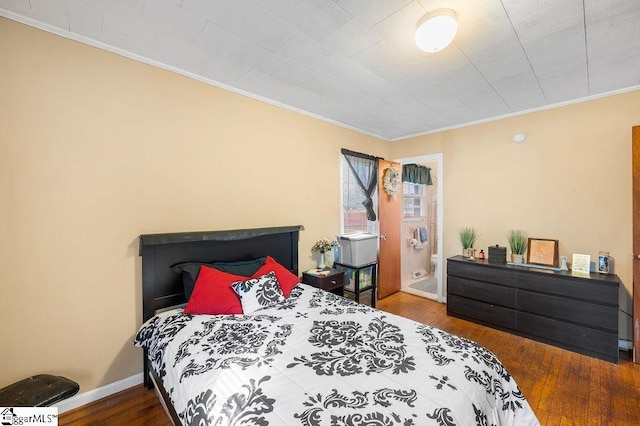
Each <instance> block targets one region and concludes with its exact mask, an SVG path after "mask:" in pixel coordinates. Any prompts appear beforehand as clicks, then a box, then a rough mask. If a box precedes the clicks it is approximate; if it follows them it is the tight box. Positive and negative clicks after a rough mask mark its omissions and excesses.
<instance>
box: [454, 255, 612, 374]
mask: <svg viewBox="0 0 640 426" xmlns="http://www.w3.org/2000/svg"><path fill="white" fill-rule="evenodd" d="M619 288H620V279H619V278H618V277H617V276H616V275H604V274H596V273H592V274H589V276H585V277H582V276H580V277H579V276H573V275H571V273H570V272H555V271H550V270H544V269H533V268H527V267H522V266H511V265H508V264H501V263H489V262H488V261H486V260H475V261H470V260H468V259H467V258H465V257H462V256H454V257H451V258H449V259H447V314H449V315H452V316H455V317H458V318H463V319H465V320H469V321H473V322H476V323H479V324H483V325H486V326H489V327H493V328H497V329H500V330H504V331H509V332H512V333H515V334H518V335H520V336H524V337H528V338H531V339H534V340H538V341H540V342H544V343H548V344H551V345H555V346H558V347H561V348H564V349H568V350H571V351H574V352H579V353H582V354H585V355H589V356H593V357H596V358H600V359H603V360H606V361H610V362H614V363H616V364H617V363H618V356H619V355H618V310H619V306H618V304H619Z"/></svg>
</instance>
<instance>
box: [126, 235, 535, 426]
mask: <svg viewBox="0 0 640 426" xmlns="http://www.w3.org/2000/svg"><path fill="white" fill-rule="evenodd" d="M301 229H302V227H301V226H290V227H276V228H260V229H247V230H234V231H213V232H196V233H174V234H153V235H142V236H141V237H140V254H141V256H142V277H143V317H144V318H143V320H144V321H143V322H144V324H143V325H142V326H141V328H140V330H139V331H138V333H137V335H136V337H135V339H134V343H135V344H136V345H137V346H139V347H141V348H143V349H144V375H145V384H146V385H147V387H149V388H152V387H154V386H155V387H156V389H157V391H158V394H159V395H160V398H161V401H162V402H163V405H164V406H165V409H166V410H167V412H168V414H169V416H170V417H171V419H172V421H173V422H174V423H175V424H184V425H195V424H198V425H208V424H211V425H261V426H266V425H308V426H311V425H365V424H366V425H402V426H410V425H416V426H418V425H425V424H434V425H472V424H478V425H537V424H539V422H538V420H537V419H536V417H535V415H534V413H533V412H532V410H531V408H530V407H529V404H528V403H527V401H526V399H525V398H524V396H523V395H522V393H521V392H520V390H519V388H518V386H517V384H516V383H515V381H514V379H513V378H512V377H511V376H510V374H509V373H508V371H506V369H505V368H504V366H503V365H502V364H501V363H500V361H499V360H498V359H497V358H496V357H495V356H494V355H493V354H492V353H491V352H490V351H488V350H487V349H486V348H484V347H482V346H481V345H479V344H477V343H475V342H473V341H470V340H467V339H464V338H461V337H458V336H455V335H452V334H449V333H447V332H444V331H442V330H439V329H437V328H434V327H430V326H428V325H424V324H420V323H417V322H414V321H411V320H408V319H406V318H402V317H399V316H396V315H393V314H389V313H386V312H382V311H379V310H376V309H374V308H370V307H367V306H364V305H360V304H357V303H355V302H353V301H351V300H349V299H346V298H343V297H340V296H337V295H335V294H332V293H329V292H325V291H323V290H320V289H317V288H315V287H311V286H308V285H305V284H302V283H297V281H296V284H294V285H292V286H290V288H288V290H287V291H285V285H282V292H283V295H281V294H280V293H278V294H277V297H276V296H273V297H271V296H269V297H267V299H269V300H267V301H266V302H265V301H261V302H260V303H262V305H261V306H258V307H257V309H254V306H253V305H251V304H250V303H255V301H256V300H262V299H260V297H262V296H264V294H262V295H260V292H258V296H256V294H255V292H256V291H257V290H256V288H260V289H263V290H264V289H266V290H264V293H265V294H268V295H271V294H272V293H273V292H274V291H273V290H274V289H273V288H272V286H275V287H276V288H275V290H276V291H277V290H278V288H277V287H278V285H277V284H278V282H279V281H278V278H279V277H281V275H278V276H276V273H275V272H277V271H275V272H274V271H270V272H268V273H263V272H264V271H262V272H260V270H258V272H256V274H257V275H259V277H257V275H256V276H253V277H249V278H246V281H243V282H241V281H238V282H234V283H233V288H234V289H235V291H236V292H237V294H238V295H239V298H240V299H241V302H242V307H243V309H245V311H244V313H239V314H238V313H235V314H227V315H220V314H218V315H206V314H194V313H185V312H186V311H188V310H189V309H191V308H190V306H192V300H193V299H195V298H196V292H197V291H198V289H202V288H203V284H198V283H196V287H195V289H194V290H193V295H191V296H190V297H187V296H186V294H185V288H186V287H185V281H184V280H183V278H184V274H179V273H177V272H176V265H182V264H186V263H198V262H200V263H211V262H214V261H215V262H221V263H233V262H240V263H241V262H243V261H249V260H254V259H258V258H263V257H265V256H267V257H268V259H269V261H272V262H277V264H278V265H280V267H282V268H284V269H287V270H288V271H290V272H288V273H290V274H292V275H293V276H295V278H297V276H298V238H299V232H300V230H301ZM269 265H270V264H269ZM265 268H266V269H265ZM205 269H206V268H203V269H201V270H200V271H204V270H205ZM262 269H265V270H267V269H270V268H269V267H268V266H267V265H263V266H262ZM207 270H208V269H207ZM214 273H218V272H214ZM201 274H203V275H204V273H203V272H201ZM245 276H248V275H245ZM198 279H201V277H198ZM281 281H282V280H281ZM282 282H284V281H282ZM253 283H258V284H256V285H253ZM274 283H275V284H274ZM287 285H289V284H287ZM251 292H253V293H251ZM284 294H286V296H284ZM264 297H266V296H264ZM264 297H263V298H264ZM187 299H189V300H187ZM187 302H188V304H187V306H186V307H183V306H184V304H185V303H187ZM250 307H251V309H250ZM247 312H249V313H247Z"/></svg>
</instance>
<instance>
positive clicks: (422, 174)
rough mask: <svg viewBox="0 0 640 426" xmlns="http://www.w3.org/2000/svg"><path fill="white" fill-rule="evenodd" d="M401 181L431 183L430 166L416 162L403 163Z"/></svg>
mask: <svg viewBox="0 0 640 426" xmlns="http://www.w3.org/2000/svg"><path fill="white" fill-rule="evenodd" d="M402 181H403V182H411V183H421V184H423V185H433V182H432V181H431V168H429V167H426V166H419V165H417V164H405V165H403V166H402Z"/></svg>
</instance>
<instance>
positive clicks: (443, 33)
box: [415, 9, 458, 53]
mask: <svg viewBox="0 0 640 426" xmlns="http://www.w3.org/2000/svg"><path fill="white" fill-rule="evenodd" d="M457 31H458V21H457V19H456V12H454V11H453V10H451V9H437V10H434V11H433V12H429V13H427V14H426V15H424V16H423V17H422V18H421V19H420V20H419V21H418V26H417V29H416V36H415V39H416V44H417V45H418V47H419V48H420V49H421V50H424V51H425V52H427V53H435V52H439V51H440V50H442V49H444V48H445V47H447V46H448V45H449V44H450V43H451V42H452V41H453V38H454V37H455V36H456V32H457Z"/></svg>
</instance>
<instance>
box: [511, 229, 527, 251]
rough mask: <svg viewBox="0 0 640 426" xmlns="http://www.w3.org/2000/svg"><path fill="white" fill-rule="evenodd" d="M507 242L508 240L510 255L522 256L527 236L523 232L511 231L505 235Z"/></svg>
mask: <svg viewBox="0 0 640 426" xmlns="http://www.w3.org/2000/svg"><path fill="white" fill-rule="evenodd" d="M507 240H509V247H511V253H513V254H520V255H522V254H524V252H525V251H526V250H527V234H526V233H525V232H524V231H521V230H519V229H512V230H511V231H509V233H508V234H507Z"/></svg>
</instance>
